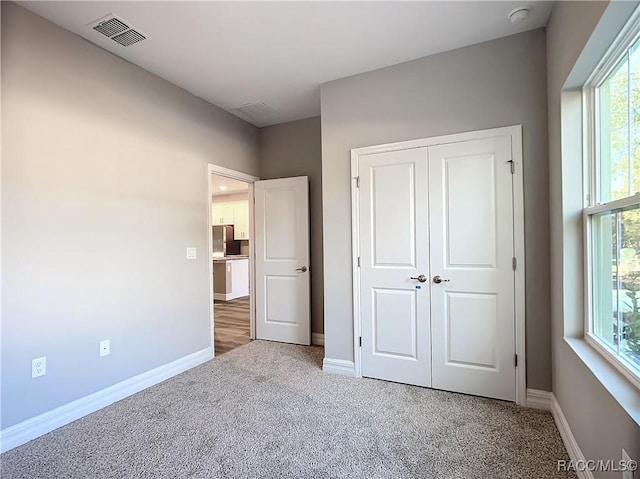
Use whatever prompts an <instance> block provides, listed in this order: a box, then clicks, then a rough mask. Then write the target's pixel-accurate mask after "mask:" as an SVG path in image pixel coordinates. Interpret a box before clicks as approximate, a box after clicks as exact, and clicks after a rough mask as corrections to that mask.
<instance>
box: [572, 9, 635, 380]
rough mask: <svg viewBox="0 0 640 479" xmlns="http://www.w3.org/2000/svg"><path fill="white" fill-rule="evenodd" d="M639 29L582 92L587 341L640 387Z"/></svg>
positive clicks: (617, 48)
mask: <svg viewBox="0 0 640 479" xmlns="http://www.w3.org/2000/svg"><path fill="white" fill-rule="evenodd" d="M639 32H640V23H639V22H637V21H636V22H634V24H633V25H632V26H630V27H627V29H626V30H625V33H624V34H623V36H622V37H621V38H620V39H619V41H618V43H617V44H616V45H615V46H614V47H613V49H612V50H611V51H610V53H609V54H608V55H607V57H606V58H605V59H604V60H603V62H601V64H600V66H599V68H598V69H597V70H596V72H595V73H594V74H593V75H592V78H591V79H590V80H589V82H587V84H586V85H585V88H584V90H583V94H584V99H585V107H586V108H585V111H586V112H587V115H586V117H585V118H586V121H587V125H586V126H587V135H586V138H587V140H588V141H587V145H588V146H587V148H586V149H585V150H586V152H587V154H586V166H587V168H586V170H587V171H588V173H589V174H588V180H589V181H588V188H587V191H588V194H587V197H586V198H587V202H586V203H587V204H586V207H585V209H584V220H585V226H586V227H585V245H586V252H587V253H586V260H587V271H588V272H589V274H588V275H587V277H588V279H587V291H588V294H587V298H588V304H587V311H588V314H587V327H586V331H585V339H586V340H587V341H588V342H589V343H590V344H592V345H593V346H594V347H595V348H596V349H597V350H598V351H600V352H601V353H602V354H603V355H604V356H605V357H607V358H608V359H609V360H610V361H611V362H612V363H613V364H614V365H615V366H616V367H617V368H618V369H620V370H621V371H622V372H623V373H625V375H626V376H627V377H629V378H630V379H631V380H632V381H633V382H634V383H635V384H636V385H639V386H640V38H639Z"/></svg>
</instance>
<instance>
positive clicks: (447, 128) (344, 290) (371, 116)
mask: <svg viewBox="0 0 640 479" xmlns="http://www.w3.org/2000/svg"><path fill="white" fill-rule="evenodd" d="M546 102H547V91H546V64H545V32H544V30H542V29H540V30H534V31H530V32H526V33H522V34H519V35H514V36H510V37H506V38H502V39H498V40H494V41H491V42H486V43H482V44H478V45H473V46H470V47H466V48H461V49H458V50H454V51H450V52H445V53H442V54H438V55H434V56H430V57H426V58H422V59H420V60H416V61H412V62H408V63H404V64H401V65H396V66H393V67H389V68H384V69H381V70H376V71H373V72H370V73H365V74H362V75H357V76H354V77H350V78H345V79H342V80H337V81H334V82H330V83H326V84H324V85H322V90H321V104H322V184H323V192H322V193H323V202H324V204H323V216H324V218H325V223H324V257H325V263H324V267H325V269H324V274H325V281H324V285H325V288H324V294H325V343H326V346H325V356H326V357H328V358H331V359H342V360H353V320H352V275H351V210H350V206H349V205H350V191H351V183H350V156H349V155H350V149H351V148H357V147H362V146H369V145H377V144H381V143H388V142H395V141H402V140H411V139H416V138H425V137H430V136H436V135H442V134H448V133H458V132H464V131H472V130H480V129H485V128H493V127H500V126H507V125H515V124H522V125H523V136H524V137H523V140H524V182H525V185H524V188H525V192H524V193H525V241H526V288H527V289H526V294H527V303H526V323H527V324H526V336H527V383H528V387H530V388H536V389H543V390H550V389H551V353H550V321H549V281H548V280H549V212H548V205H549V201H548V162H547V153H548V151H547V123H546V121H547V109H546Z"/></svg>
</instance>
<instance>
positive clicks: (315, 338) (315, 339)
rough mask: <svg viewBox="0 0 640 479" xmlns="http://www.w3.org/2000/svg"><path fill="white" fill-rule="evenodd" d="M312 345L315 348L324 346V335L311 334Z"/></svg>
mask: <svg viewBox="0 0 640 479" xmlns="http://www.w3.org/2000/svg"><path fill="white" fill-rule="evenodd" d="M311 344H313V345H314V346H324V334H320V333H311Z"/></svg>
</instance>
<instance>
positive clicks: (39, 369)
mask: <svg viewBox="0 0 640 479" xmlns="http://www.w3.org/2000/svg"><path fill="white" fill-rule="evenodd" d="M45 374H47V357H46V356H42V357H41V358H36V359H32V360H31V377H32V378H37V377H38V376H44V375H45Z"/></svg>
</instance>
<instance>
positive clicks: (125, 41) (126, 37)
mask: <svg viewBox="0 0 640 479" xmlns="http://www.w3.org/2000/svg"><path fill="white" fill-rule="evenodd" d="M144 39H145V36H144V35H143V34H142V33H138V32H136V31H135V30H133V29H132V30H127V31H126V32H124V33H121V34H120V35H116V36H115V37H111V40H113V41H114V42H118V43H119V44H120V45H122V46H123V47H128V46H129V45H133V44H134V43H138V42H141V41H142V40H144Z"/></svg>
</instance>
